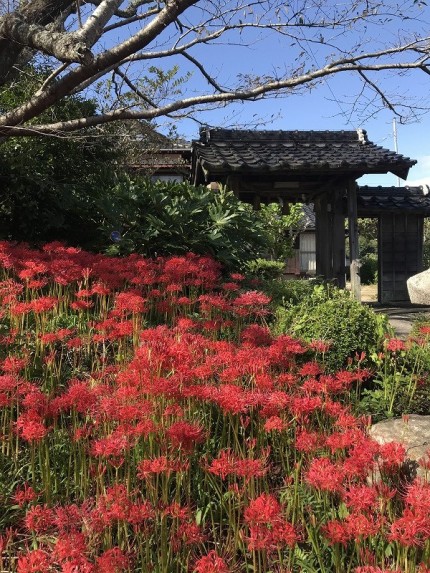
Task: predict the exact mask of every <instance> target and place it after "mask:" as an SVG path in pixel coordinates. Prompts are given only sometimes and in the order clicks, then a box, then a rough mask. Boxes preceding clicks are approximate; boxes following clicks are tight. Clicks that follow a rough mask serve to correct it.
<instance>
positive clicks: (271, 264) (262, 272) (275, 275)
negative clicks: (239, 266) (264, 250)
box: [247, 258, 285, 280]
mask: <svg viewBox="0 0 430 573" xmlns="http://www.w3.org/2000/svg"><path fill="white" fill-rule="evenodd" d="M247 269H248V270H249V272H250V273H251V274H252V275H254V276H256V277H259V278H261V279H266V280H273V279H279V278H281V277H282V273H283V272H284V269H285V263H283V262H282V261H269V260H267V259H261V258H259V259H255V260H253V261H250V262H249V263H248V265H247Z"/></svg>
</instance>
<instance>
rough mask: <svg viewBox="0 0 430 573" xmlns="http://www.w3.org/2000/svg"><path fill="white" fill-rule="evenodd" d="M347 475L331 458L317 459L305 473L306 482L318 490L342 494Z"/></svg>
mask: <svg viewBox="0 0 430 573" xmlns="http://www.w3.org/2000/svg"><path fill="white" fill-rule="evenodd" d="M344 477H345V473H344V471H343V469H342V468H341V467H340V466H339V465H336V464H334V463H333V462H332V461H331V460H330V459H329V458H315V459H313V460H312V461H311V463H310V466H309V469H308V470H307V472H306V473H305V476H304V478H305V481H306V483H308V484H309V485H311V486H313V487H314V488H316V489H320V490H323V491H329V492H340V491H341V490H342V482H343V480H344Z"/></svg>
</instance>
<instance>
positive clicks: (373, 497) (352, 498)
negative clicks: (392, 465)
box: [343, 484, 378, 511]
mask: <svg viewBox="0 0 430 573" xmlns="http://www.w3.org/2000/svg"><path fill="white" fill-rule="evenodd" d="M377 499H378V491H377V489H376V487H375V486H369V485H365V484H358V485H350V486H349V487H348V488H347V489H346V490H345V491H344V492H343V500H344V501H345V504H346V506H347V507H349V508H351V509H353V510H354V511H365V510H370V509H372V508H374V507H375V504H376V502H377Z"/></svg>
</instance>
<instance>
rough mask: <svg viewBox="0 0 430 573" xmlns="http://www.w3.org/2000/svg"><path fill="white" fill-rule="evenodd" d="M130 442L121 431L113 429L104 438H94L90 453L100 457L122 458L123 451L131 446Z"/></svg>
mask: <svg viewBox="0 0 430 573" xmlns="http://www.w3.org/2000/svg"><path fill="white" fill-rule="evenodd" d="M132 445H133V444H132V443H130V440H129V439H128V437H127V436H125V435H124V434H123V433H122V432H118V431H115V432H113V433H112V434H110V435H109V436H107V437H106V438H100V439H99V440H95V441H94V442H93V444H92V446H91V455H93V456H96V457H101V458H119V459H123V455H124V452H126V451H127V450H129V449H130V448H131V447H132Z"/></svg>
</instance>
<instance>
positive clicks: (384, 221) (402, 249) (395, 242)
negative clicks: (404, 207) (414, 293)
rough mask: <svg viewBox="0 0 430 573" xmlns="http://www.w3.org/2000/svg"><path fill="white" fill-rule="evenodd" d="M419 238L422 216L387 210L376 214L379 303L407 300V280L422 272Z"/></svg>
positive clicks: (421, 231)
mask: <svg viewBox="0 0 430 573" xmlns="http://www.w3.org/2000/svg"><path fill="white" fill-rule="evenodd" d="M422 237H423V217H422V216H421V215H415V214H406V213H402V214H398V213H387V214H384V215H381V216H380V217H379V240H378V245H379V246H378V250H379V253H378V255H379V257H378V258H379V280H378V291H379V292H378V299H379V301H380V302H382V303H388V302H390V303H396V302H399V303H400V302H405V301H408V300H409V296H408V290H407V286H406V281H407V280H408V278H409V277H411V276H412V275H415V274H417V273H419V272H421V271H422V256H423V253H422V248H423V246H422Z"/></svg>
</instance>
